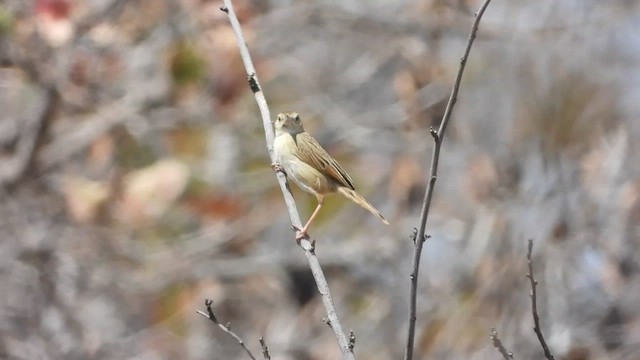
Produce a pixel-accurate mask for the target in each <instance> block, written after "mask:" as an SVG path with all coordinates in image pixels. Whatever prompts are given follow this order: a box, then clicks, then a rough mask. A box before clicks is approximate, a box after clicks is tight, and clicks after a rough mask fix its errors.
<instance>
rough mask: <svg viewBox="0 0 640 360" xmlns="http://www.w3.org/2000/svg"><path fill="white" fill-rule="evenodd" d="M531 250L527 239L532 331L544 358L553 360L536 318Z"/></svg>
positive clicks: (535, 295)
mask: <svg viewBox="0 0 640 360" xmlns="http://www.w3.org/2000/svg"><path fill="white" fill-rule="evenodd" d="M532 250H533V240H531V239H529V243H528V246H527V263H528V265H529V273H528V274H527V277H528V278H529V283H530V284H531V292H530V293H529V296H531V313H532V315H533V324H534V326H533V331H535V333H536V336H538V341H540V345H542V350H543V351H544V356H545V357H546V358H547V359H548V360H554V358H553V355H552V354H551V351H549V346H548V345H547V342H546V341H545V339H544V336H542V330H540V316H538V299H537V297H538V294H537V292H536V288H537V286H538V281H536V279H535V278H534V277H533V261H531V252H532Z"/></svg>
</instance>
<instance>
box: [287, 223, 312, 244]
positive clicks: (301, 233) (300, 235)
mask: <svg viewBox="0 0 640 360" xmlns="http://www.w3.org/2000/svg"><path fill="white" fill-rule="evenodd" d="M291 229H292V230H293V231H295V232H296V243H298V245H300V241H302V239H309V234H308V233H307V231H306V230H304V229H303V230H300V228H299V227H297V226H295V225H292V226H291Z"/></svg>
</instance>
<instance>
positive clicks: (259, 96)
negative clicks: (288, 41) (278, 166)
mask: <svg viewBox="0 0 640 360" xmlns="http://www.w3.org/2000/svg"><path fill="white" fill-rule="evenodd" d="M221 10H222V11H224V12H225V13H226V14H228V15H229V21H230V22H231V27H232V28H233V32H234V33H235V35H236V40H237V42H238V48H239V50H240V56H241V57H242V62H243V63H244V67H245V70H246V72H247V77H248V81H249V86H250V88H251V91H253V94H254V96H255V98H256V102H257V103H258V107H259V108H260V114H261V116H262V124H263V126H264V131H265V137H266V141H267V150H268V152H269V157H270V158H271V163H275V162H276V161H275V155H274V151H273V140H274V138H275V136H274V132H273V127H272V125H271V115H270V112H269V106H268V105H267V101H266V99H265V97H264V93H263V92H262V88H261V86H260V81H259V80H258V76H257V75H256V70H255V67H254V65H253V60H252V59H251V55H250V54H249V49H248V48H247V43H246V41H245V39H244V36H243V35H242V28H241V27H240V23H239V21H238V18H237V17H236V13H235V11H234V9H233V4H232V3H231V0H224V7H222V8H221ZM276 177H277V179H278V184H279V185H280V190H281V191H282V195H283V196H284V201H285V203H286V205H287V210H288V211H289V217H290V219H291V224H292V225H293V226H294V227H296V228H298V229H301V228H302V221H301V220H300V214H298V209H297V207H296V203H295V201H294V199H293V195H292V194H291V191H290V190H289V186H288V184H287V179H286V176H285V175H284V174H283V173H282V172H280V171H276ZM299 244H300V247H302V249H303V250H304V253H305V256H306V257H307V261H308V262H309V267H310V268H311V272H312V274H313V278H314V279H315V281H316V285H317V287H318V292H320V295H321V296H322V303H323V305H324V307H325V310H326V312H327V316H328V320H329V321H330V323H331V329H332V330H333V333H334V334H335V336H336V339H337V341H338V345H339V346H340V350H341V352H342V357H343V358H344V359H349V360H350V359H355V356H354V355H353V353H352V352H351V350H350V349H349V339H348V338H347V335H346V334H345V332H344V330H343V329H342V326H341V325H340V321H339V320H338V315H337V313H336V309H335V305H334V304H333V299H332V297H331V293H330V292H329V285H328V284H327V280H326V278H325V276H324V272H323V271H322V268H321V267H320V262H319V261H318V258H317V257H316V254H315V244H314V243H313V242H311V241H310V240H309V239H308V238H306V239H302V240H301V241H300V243H299Z"/></svg>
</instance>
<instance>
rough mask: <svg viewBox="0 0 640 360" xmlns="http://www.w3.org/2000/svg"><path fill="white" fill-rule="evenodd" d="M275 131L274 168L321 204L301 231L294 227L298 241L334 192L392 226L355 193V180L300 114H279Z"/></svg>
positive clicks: (306, 234)
mask: <svg viewBox="0 0 640 360" xmlns="http://www.w3.org/2000/svg"><path fill="white" fill-rule="evenodd" d="M274 128H275V140H274V142H273V149H274V155H275V160H276V162H274V163H273V164H272V168H273V169H274V170H275V171H282V172H284V174H285V175H286V176H287V178H288V179H291V180H293V182H295V183H296V185H298V186H299V187H300V189H302V190H303V191H305V192H307V193H310V194H313V195H315V197H316V200H317V201H318V206H316V208H315V210H314V211H313V213H312V214H311V216H310V217H309V220H307V223H306V224H305V225H304V226H303V227H302V229H298V228H296V227H294V230H296V241H297V242H300V240H302V239H303V238H308V237H309V234H308V230H309V226H310V225H311V223H312V222H313V219H314V218H315V217H316V216H317V215H318V213H319V212H320V209H321V208H322V205H323V203H324V198H325V197H326V196H328V195H331V194H335V193H338V194H340V195H342V196H344V197H345V198H347V199H349V200H351V201H353V202H354V203H356V204H358V205H360V206H362V207H363V208H365V209H367V210H369V212H371V213H372V214H374V215H376V216H377V217H378V218H379V219H380V221H382V222H383V223H385V224H387V225H388V224H389V222H388V221H387V219H385V218H384V216H382V214H381V213H380V211H378V209H376V208H375V207H374V206H373V205H371V204H370V203H369V202H368V201H367V200H366V199H365V198H364V197H362V196H361V195H360V194H358V193H357V192H356V191H355V187H354V186H353V180H352V179H351V177H350V176H349V174H347V172H346V171H344V169H343V168H342V166H340V164H338V162H337V161H336V160H335V159H334V158H332V157H331V155H329V153H327V151H326V150H325V149H323V148H322V146H321V145H320V144H319V143H318V141H316V139H314V138H313V136H311V135H310V134H309V133H308V132H306V131H305V130H304V126H303V125H302V120H301V119H300V115H299V114H298V113H297V112H284V113H279V114H278V115H277V117H276V119H275V122H274Z"/></svg>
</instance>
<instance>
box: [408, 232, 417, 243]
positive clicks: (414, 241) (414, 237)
mask: <svg viewBox="0 0 640 360" xmlns="http://www.w3.org/2000/svg"><path fill="white" fill-rule="evenodd" d="M417 237H418V228H413V232H412V233H411V235H409V238H410V239H411V241H412V242H413V244H414V245H415V243H416V238H417Z"/></svg>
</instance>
